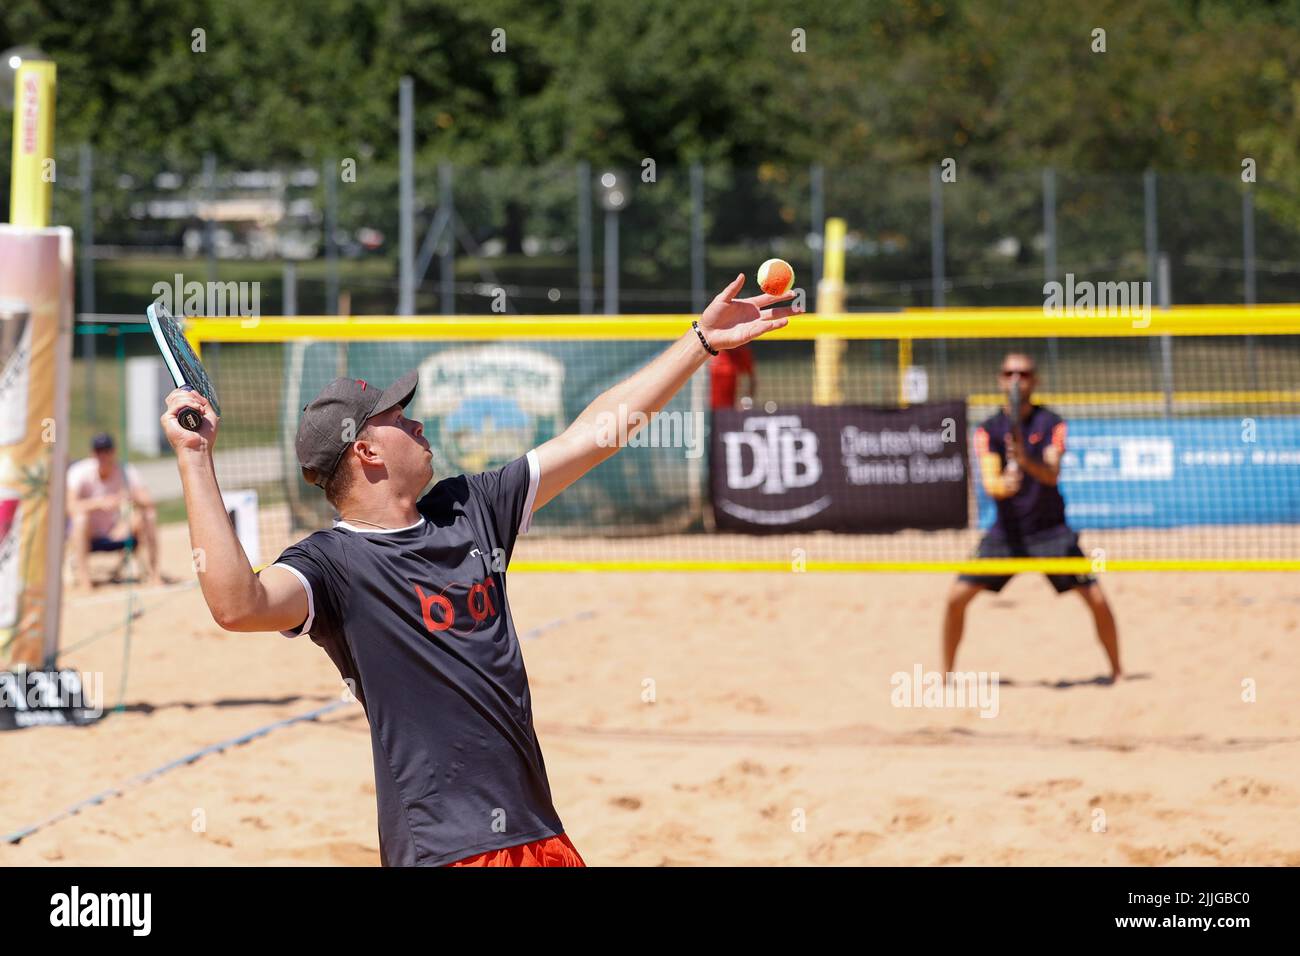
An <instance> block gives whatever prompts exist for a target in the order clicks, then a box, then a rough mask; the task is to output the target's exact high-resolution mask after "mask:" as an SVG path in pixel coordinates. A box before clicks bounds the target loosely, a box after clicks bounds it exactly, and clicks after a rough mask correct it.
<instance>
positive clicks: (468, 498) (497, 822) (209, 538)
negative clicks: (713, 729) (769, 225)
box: [162, 274, 800, 866]
mask: <svg viewBox="0 0 1300 956" xmlns="http://www.w3.org/2000/svg"><path fill="white" fill-rule="evenodd" d="M744 280H745V277H744V275H743V274H742V275H739V276H737V277H736V279H735V280H734V281H733V282H732V283H731V285H729V286H728V287H727V288H726V289H725V290H723V291H722V293H720V294H719V295H718V296H717V298H715V299H714V300H713V302H712V303H711V304H710V305H709V307H708V308H707V309H705V311H704V313H703V315H701V316H700V318H699V320H698V322H695V323H692V328H690V329H688V330H686V331H685V332H684V333H683V335H682V336H681V337H680V338H678V339H677V341H675V342H674V343H673V344H672V345H670V346H669V347H668V348H667V349H666V350H665V351H664V352H663V353H661V354H660V355H659V356H658V357H657V358H655V359H654V360H653V361H652V362H650V364H649V365H647V366H645V367H644V368H642V369H641V370H640V371H638V372H636V373H635V374H633V375H632V376H631V377H629V378H628V379H626V380H625V381H623V382H621V383H619V384H618V385H615V386H614V387H613V388H611V389H609V390H608V391H606V392H605V393H604V394H602V395H601V396H600V397H599V398H597V399H596V400H595V401H593V402H592V403H591V404H590V405H589V406H588V407H587V408H586V409H585V410H584V411H583V412H582V414H581V415H579V416H578V417H577V419H576V420H575V421H574V422H573V423H572V424H571V425H570V426H569V427H568V428H567V429H565V431H564V432H563V433H561V434H560V435H558V436H556V437H555V438H553V439H551V440H550V441H548V442H546V443H544V444H542V445H540V446H538V447H537V448H535V449H533V450H532V451H530V452H528V454H527V455H525V456H523V457H521V458H517V459H515V460H514V461H512V462H510V463H508V464H506V465H505V466H503V467H501V468H499V469H497V470H495V471H489V472H484V473H482V474H478V475H471V476H468V477H466V476H464V475H461V476H457V477H452V478H444V479H442V480H441V481H439V482H438V483H437V484H436V485H434V487H433V488H432V490H430V491H429V492H428V493H427V494H425V493H424V491H425V488H426V487H427V486H428V484H429V481H430V480H431V478H432V477H433V469H432V465H431V460H432V453H431V451H430V449H429V442H428V441H427V440H426V439H425V437H424V428H423V426H422V424H421V423H420V422H419V421H416V420H413V419H411V418H408V417H407V416H406V414H405V409H406V407H407V405H408V404H409V403H410V401H411V399H412V397H413V396H414V394H415V388H416V384H417V375H416V373H415V372H408V373H407V374H406V375H404V376H402V377H401V378H399V379H398V380H397V381H396V382H395V383H393V384H392V385H390V386H388V387H386V388H385V387H382V386H379V385H375V384H372V383H369V382H364V381H361V380H355V379H335V380H334V381H333V382H331V383H330V384H329V385H328V386H326V387H325V389H324V390H323V391H322V392H321V393H320V394H319V395H318V396H317V397H316V398H315V399H314V400H313V401H312V402H311V403H309V404H308V405H307V406H306V408H305V409H304V410H303V415H302V418H301V420H300V422H299V425H298V433H297V437H296V439H295V449H296V451H297V455H298V461H299V464H300V465H301V466H302V469H303V477H304V478H305V479H306V480H307V481H309V482H311V483H313V484H316V485H319V486H320V487H322V488H323V489H324V491H325V496H326V498H327V499H328V500H329V501H330V503H331V504H332V505H333V506H334V508H335V510H336V511H337V512H338V514H339V520H338V522H337V523H336V524H335V526H334V527H333V528H331V529H329V530H328V531H318V532H316V533H315V534H313V535H311V536H310V537H308V538H306V539H304V540H303V541H300V542H299V543H297V544H295V545H293V546H292V547H290V548H288V549H286V550H285V551H284V553H283V554H281V555H280V558H279V559H278V560H277V561H276V563H275V564H273V565H272V566H271V567H268V568H265V569H264V570H263V571H262V572H261V573H260V574H254V573H253V570H252V568H251V567H250V566H249V563H248V559H247V558H246V557H245V555H244V552H243V550H242V549H241V547H240V545H239V541H238V539H237V538H236V536H235V533H234V529H233V528H232V527H231V524H230V520H229V518H228V517H227V516H226V511H225V508H224V506H223V505H222V501H221V492H220V490H219V489H218V487H217V481H216V477H215V474H214V471H213V464H212V447H213V444H214V443H215V441H216V437H217V426H218V420H217V417H216V415H215V414H214V413H213V410H212V408H211V406H210V405H209V404H208V403H207V402H206V401H205V400H204V399H203V398H202V396H201V395H199V394H198V393H196V392H192V391H187V390H177V391H175V392H172V393H171V394H170V395H169V396H168V397H167V410H166V412H165V413H164V414H163V416H162V422H163V427H164V429H165V430H166V434H167V438H168V440H169V441H170V442H171V444H172V447H173V448H174V449H175V450H176V454H177V459H178V462H179V467H180V473H181V481H182V483H183V485H184V488H185V504H186V510H187V513H188V517H189V528H190V539H191V544H192V546H193V547H194V548H196V549H199V548H201V549H203V552H204V554H205V558H206V568H207V570H206V571H204V572H203V573H201V574H200V575H199V579H200V584H201V586H202V590H203V597H204V599H205V600H206V601H207V604H208V608H209V610H210V611H211V612H212V616H213V618H214V619H215V620H216V622H217V623H218V624H219V625H221V627H223V628H225V629H226V630H231V631H280V632H282V633H284V634H285V635H286V636H290V637H292V636H295V635H297V634H309V635H310V636H311V639H312V641H313V642H315V643H316V644H319V645H320V646H321V647H322V648H324V649H325V651H326V653H328V654H329V656H330V659H331V660H332V661H333V662H334V664H335V666H336V667H337V668H338V670H339V673H340V674H341V675H342V676H343V678H344V680H345V681H347V682H348V685H349V686H350V687H351V688H352V689H353V692H354V693H355V695H356V697H357V699H358V700H359V701H360V703H361V705H362V707H363V708H364V710H365V713H366V717H367V720H368V721H369V723H370V736H371V747H372V751H373V755H374V767H375V798H376V801H377V803H378V811H379V846H380V859H381V862H382V863H383V865H385V866H441V865H448V864H458V865H478V866H512V865H524V866H529V865H532V866H581V865H583V864H582V858H581V857H580V856H579V854H578V852H577V851H576V849H574V847H573V844H572V843H571V842H570V841H569V839H568V837H567V836H565V834H564V827H563V825H562V824H561V822H560V818H559V816H558V815H557V814H556V812H555V808H554V806H553V805H552V801H551V790H550V784H549V783H548V781H547V777H546V767H545V764H544V762H543V759H542V752H541V748H540V746H539V745H538V741H537V735H536V734H535V732H534V730H533V713H532V700H531V697H530V695H529V690H528V677H527V674H526V673H525V671H524V664H523V658H522V655H521V653H520V648H519V640H518V636H517V634H516V631H515V626H514V622H513V620H512V618H511V613H510V606H509V602H508V601H507V599H506V578H505V574H504V573H503V572H504V568H505V566H506V564H508V562H509V559H510V555H511V552H512V551H513V548H514V543H515V538H516V535H518V534H520V533H523V532H526V531H527V530H528V526H529V523H530V521H531V518H532V514H533V512H535V511H536V510H537V509H539V508H541V507H543V506H544V505H546V504H547V502H549V501H550V500H551V499H553V498H554V497H555V496H556V495H558V494H559V493H560V492H562V491H563V490H564V489H565V488H567V487H568V486H569V485H571V484H573V483H574V482H575V481H577V480H578V479H579V478H581V477H582V476H583V475H584V474H586V473H587V472H588V471H590V470H591V469H592V468H594V467H595V466H596V465H598V464H600V463H601V462H602V461H604V460H606V459H607V458H609V457H610V456H612V455H613V454H614V453H615V452H616V451H617V450H618V447H617V445H614V444H610V443H608V441H607V440H606V436H607V435H608V434H609V430H608V428H602V427H600V426H601V423H602V422H607V421H608V420H609V418H610V417H612V418H614V419H616V420H617V418H618V417H619V416H622V417H623V418H624V419H625V421H626V427H625V428H621V429H619V430H618V432H617V433H618V434H620V435H630V434H632V433H634V432H635V431H636V427H637V426H638V425H639V424H641V423H644V422H645V421H646V419H647V418H648V417H649V416H651V415H653V414H654V413H656V412H658V411H659V410H660V409H662V408H663V407H664V405H666V404H667V403H668V401H669V400H670V399H671V398H672V396H673V395H674V394H675V393H676V392H677V391H678V390H679V389H680V388H681V387H682V386H683V385H684V384H685V383H686V382H687V381H688V380H689V379H690V378H691V376H692V375H693V374H694V373H695V372H696V371H697V370H699V368H700V367H701V366H702V365H703V364H704V362H705V360H707V359H708V358H709V356H710V355H711V354H717V352H718V351H721V350H724V349H732V348H736V347H738V346H741V345H744V344H745V343H747V342H749V341H752V340H753V339H755V338H757V337H758V336H760V335H762V334H764V333H765V332H769V331H771V330H773V329H779V328H781V327H782V326H784V325H785V324H786V322H787V321H788V320H787V316H789V315H791V314H794V313H795V312H798V311H800V310H798V309H796V308H791V307H779V308H772V306H775V305H776V303H778V302H781V301H783V300H785V299H788V298H790V297H791V296H792V295H793V292H789V293H786V294H784V295H780V296H772V295H759V296H755V297H753V298H748V299H738V298H736V296H737V294H738V293H739V292H740V290H741V287H742V286H743V285H744ZM187 405H188V406H197V407H199V408H200V409H201V410H202V412H203V417H204V421H203V423H202V425H201V427H200V429H199V431H197V432H189V431H186V430H185V429H184V428H182V427H181V425H180V423H179V422H178V421H177V420H176V414H177V413H178V412H179V411H180V410H181V409H182V408H184V407H185V406H187Z"/></svg>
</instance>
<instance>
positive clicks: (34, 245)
mask: <svg viewBox="0 0 1300 956" xmlns="http://www.w3.org/2000/svg"><path fill="white" fill-rule="evenodd" d="M71 334H72V230H70V229H65V228H57V229H27V228H21V227H18V226H8V225H0V665H3V666H2V667H0V670H11V669H14V668H17V667H20V666H26V667H30V668H39V667H40V666H41V665H42V664H43V663H44V662H45V661H47V660H49V659H51V658H53V656H54V654H55V652H56V650H57V647H58V627H59V596H60V585H61V583H62V582H61V576H60V568H61V566H62V561H63V530H64V529H63V514H64V510H63V509H64V501H63V496H64V480H63V474H64V471H65V470H66V467H67V450H66V449H67V435H66V433H64V432H61V431H60V429H64V428H66V424H67V413H68V408H67V405H68V363H69V361H70V351H71V347H72V341H71Z"/></svg>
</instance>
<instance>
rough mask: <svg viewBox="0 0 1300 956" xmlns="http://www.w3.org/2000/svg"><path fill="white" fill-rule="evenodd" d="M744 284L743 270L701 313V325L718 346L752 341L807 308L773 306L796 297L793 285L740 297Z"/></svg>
mask: <svg viewBox="0 0 1300 956" xmlns="http://www.w3.org/2000/svg"><path fill="white" fill-rule="evenodd" d="M744 287H745V274H744V273H743V272H742V273H741V274H740V275H738V276H736V278H735V279H733V280H732V282H731V284H730V285H729V286H727V287H726V288H725V289H723V290H722V291H721V292H719V293H718V295H717V296H716V297H715V298H714V300H713V301H712V302H710V303H709V306H708V308H706V309H705V310H704V314H703V315H701V316H700V328H701V329H702V330H703V331H704V335H705V338H707V339H708V340H709V344H710V345H711V346H713V347H714V348H715V349H719V350H722V349H734V348H736V347H737V346H741V345H744V344H745V343H746V342H752V341H753V340H754V339H756V338H758V337H759V336H760V335H763V334H765V333H767V332H771V331H772V330H774V329H779V328H782V327H784V326H785V325H786V324H787V322H788V321H789V318H788V317H789V316H791V315H798V314H799V313H801V312H803V309H801V308H796V307H794V306H788V307H787V306H783V307H781V308H776V309H773V308H769V306H772V305H775V304H776V303H777V302H785V301H787V300H789V299H792V298H794V295H795V290H793V289H791V290H790V291H788V292H785V293H783V294H781V295H766V294H765V295H756V296H753V297H752V298H748V299H737V298H736V296H737V295H738V294H739V293H740V290H741V289H743V288H744Z"/></svg>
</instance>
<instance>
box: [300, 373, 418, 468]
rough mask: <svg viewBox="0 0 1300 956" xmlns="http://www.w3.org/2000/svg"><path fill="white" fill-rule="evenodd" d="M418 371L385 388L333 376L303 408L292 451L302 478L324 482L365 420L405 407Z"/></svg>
mask: <svg viewBox="0 0 1300 956" xmlns="http://www.w3.org/2000/svg"><path fill="white" fill-rule="evenodd" d="M419 380H420V375H419V373H418V372H414V371H412V372H407V373H406V374H405V375H403V376H402V377H401V378H399V379H398V380H397V381H396V382H394V383H393V384H392V385H390V386H388V388H383V389H380V388H376V387H375V386H373V385H371V384H370V383H369V382H367V381H365V380H364V379H360V378H336V379H334V381H332V382H330V383H329V384H328V385H326V386H325V387H324V388H323V389H321V391H320V394H319V395H317V396H316V397H315V398H313V399H312V400H311V401H310V402H308V403H307V404H306V405H304V406H303V407H302V418H301V419H300V420H299V421H298V435H297V437H296V438H295V439H294V442H293V447H294V451H295V452H297V455H298V464H299V465H301V466H302V468H303V477H304V478H306V479H307V480H308V481H310V482H311V483H312V484H315V485H324V483H325V482H326V480H328V478H329V477H330V475H332V474H334V469H336V468H338V466H339V462H340V461H342V460H343V453H344V452H345V451H347V450H348V446H349V445H351V444H352V439H351V438H348V437H346V436H348V435H351V436H353V437H354V438H355V436H356V434H357V433H358V432H360V431H361V428H362V426H363V425H365V423H366V419H368V418H370V417H371V416H372V415H377V414H378V413H380V412H382V411H383V410H384V409H386V408H392V407H393V406H394V405H400V406H402V408H405V407H406V406H407V405H408V404H410V401H411V399H412V398H414V397H415V386H416V385H417V384H418V382H419Z"/></svg>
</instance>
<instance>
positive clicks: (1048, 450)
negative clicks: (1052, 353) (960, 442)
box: [943, 352, 1121, 680]
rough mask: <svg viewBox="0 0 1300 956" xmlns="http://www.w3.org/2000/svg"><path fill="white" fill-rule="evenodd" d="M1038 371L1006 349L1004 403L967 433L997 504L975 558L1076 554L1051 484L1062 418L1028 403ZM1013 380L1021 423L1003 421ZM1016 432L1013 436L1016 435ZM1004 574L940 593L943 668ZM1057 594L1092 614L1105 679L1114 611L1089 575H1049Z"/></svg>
mask: <svg viewBox="0 0 1300 956" xmlns="http://www.w3.org/2000/svg"><path fill="white" fill-rule="evenodd" d="M1037 377H1038V373H1037V370H1036V368H1035V366H1034V360H1033V359H1032V358H1030V357H1029V356H1028V355H1023V354H1021V353H1019V352H1012V353H1010V354H1008V355H1007V356H1006V357H1005V358H1003V360H1002V369H1001V371H1000V373H999V378H998V381H999V385H1000V386H1001V389H1002V392H1003V394H1004V395H1007V396H1008V401H1007V403H1006V405H1005V406H1004V407H1003V409H1002V410H1001V411H999V412H998V413H997V414H996V415H994V416H992V417H991V418H989V419H988V420H987V421H985V422H984V423H983V424H982V425H980V427H979V428H978V429H976V431H975V453H976V454H977V455H978V456H979V465H980V480H981V482H982V483H983V485H984V490H985V492H987V493H988V495H989V497H990V498H992V499H993V501H994V503H995V505H996V506H997V519H996V520H995V521H994V522H993V526H992V527H991V528H989V530H988V532H987V533H986V534H985V535H984V538H983V540H981V541H980V545H979V550H978V552H977V554H976V556H977V557H980V558H1027V557H1035V558H1074V557H1080V558H1081V557H1083V551H1082V550H1081V549H1080V548H1079V536H1078V535H1077V534H1075V533H1074V531H1072V530H1071V529H1070V527H1069V525H1067V524H1066V522H1065V500H1064V499H1063V498H1062V497H1061V492H1060V489H1059V488H1057V478H1058V476H1059V475H1060V472H1061V456H1062V455H1063V454H1064V453H1065V432H1066V425H1065V421H1064V420H1063V419H1062V418H1061V417H1060V416H1059V415H1057V414H1056V413H1055V412H1053V411H1052V410H1051V409H1049V408H1047V407H1046V406H1044V405H1035V404H1033V402H1032V401H1031V396H1032V395H1033V391H1034V386H1035V385H1036V384H1037ZM1013 382H1019V383H1020V396H1021V407H1020V414H1021V421H1020V424H1019V427H1018V428H1017V427H1015V425H1014V423H1013V422H1012V419H1011V415H1010V412H1011V402H1010V393H1011V386H1012V383H1013ZM1017 432H1019V434H1020V435H1021V436H1022V438H1021V440H1019V441H1018V440H1017V438H1016V433H1017ZM1011 577H1012V576H1011V575H1009V574H1007V575H971V574H963V575H962V576H961V577H959V578H958V579H957V580H956V581H955V582H954V583H953V586H952V589H951V590H950V591H949V592H948V605H947V609H946V611H945V613H944V619H943V667H944V672H945V673H952V671H953V665H954V663H955V661H956V657H957V645H958V644H960V643H961V637H962V631H963V629H964V627H965V623H966V607H967V605H969V604H970V602H971V601H972V600H974V599H975V596H976V595H977V594H979V593H980V592H981V591H992V592H994V593H997V592H998V591H1001V590H1002V589H1003V588H1004V587H1006V583H1007V582H1008V581H1010V580H1011ZM1047 579H1048V580H1049V581H1050V582H1051V583H1052V587H1054V588H1055V589H1056V593H1057V594H1064V593H1066V592H1067V591H1076V592H1078V594H1079V595H1080V597H1082V598H1083V600H1084V602H1085V603H1086V604H1087V605H1088V610H1089V611H1091V612H1092V618H1093V623H1094V624H1095V625H1096V628H1097V639H1098V640H1099V641H1101V646H1102V648H1104V649H1105V651H1106V657H1107V658H1108V659H1109V660H1110V670H1111V674H1110V676H1111V680H1115V679H1117V678H1119V676H1120V673H1121V671H1120V665H1119V637H1118V635H1117V633H1116V629H1115V616H1114V615H1113V614H1112V613H1111V610H1110V604H1109V603H1108V602H1107V601H1106V596H1105V595H1104V594H1103V593H1102V591H1101V585H1100V584H1098V583H1097V579H1096V578H1094V577H1093V576H1091V575H1075V574H1049V575H1047Z"/></svg>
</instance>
